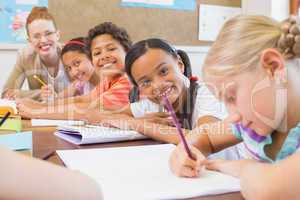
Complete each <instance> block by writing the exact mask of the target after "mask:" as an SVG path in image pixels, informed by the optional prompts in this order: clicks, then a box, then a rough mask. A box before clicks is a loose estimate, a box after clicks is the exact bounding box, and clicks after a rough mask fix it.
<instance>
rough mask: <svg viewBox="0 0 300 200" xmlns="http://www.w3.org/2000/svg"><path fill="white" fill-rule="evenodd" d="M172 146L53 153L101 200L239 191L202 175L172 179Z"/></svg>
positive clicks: (224, 179) (233, 183) (227, 179)
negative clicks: (93, 184) (92, 183)
mask: <svg viewBox="0 0 300 200" xmlns="http://www.w3.org/2000/svg"><path fill="white" fill-rule="evenodd" d="M174 148H175V146H174V145H170V144H167V145H146V146H137V147H120V148H105V149H85V150H66V151H57V153H58V155H59V156H60V158H61V159H62V160H63V162H64V163H65V164H66V166H67V167H69V168H71V169H73V170H79V171H81V172H83V173H85V174H87V175H89V176H90V177H92V178H94V179H95V180H96V181H97V182H98V183H99V184H100V185H101V189H102V191H103V194H104V198H105V199H175V198H176V199H181V198H192V197H197V196H205V195H212V194H222V193H228V192H234V191H239V190H240V185H239V180H238V179H236V178H234V177H231V176H228V175H224V174H221V173H219V172H213V171H208V170H207V171H204V172H203V173H202V175H201V177H199V178H180V177H176V176H175V175H173V174H172V173H171V171H170V169H169V166H168V160H169V156H170V153H171V151H172V150H173V149H174Z"/></svg>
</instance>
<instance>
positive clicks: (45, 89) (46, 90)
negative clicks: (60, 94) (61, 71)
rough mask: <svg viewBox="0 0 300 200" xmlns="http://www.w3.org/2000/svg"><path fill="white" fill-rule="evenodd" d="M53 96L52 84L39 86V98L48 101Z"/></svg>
mask: <svg viewBox="0 0 300 200" xmlns="http://www.w3.org/2000/svg"><path fill="white" fill-rule="evenodd" d="M54 97H55V91H54V87H53V86H52V85H46V86H42V88H41V99H42V100H43V101H48V100H49V99H53V98H54Z"/></svg>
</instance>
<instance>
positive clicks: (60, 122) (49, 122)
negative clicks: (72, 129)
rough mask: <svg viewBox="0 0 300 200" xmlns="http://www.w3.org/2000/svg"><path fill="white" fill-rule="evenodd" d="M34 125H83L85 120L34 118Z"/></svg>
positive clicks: (32, 123) (32, 121) (32, 122)
mask: <svg viewBox="0 0 300 200" xmlns="http://www.w3.org/2000/svg"><path fill="white" fill-rule="evenodd" d="M31 125H32V126H63V125H74V126H82V125H84V121H76V120H53V119H32V120H31Z"/></svg>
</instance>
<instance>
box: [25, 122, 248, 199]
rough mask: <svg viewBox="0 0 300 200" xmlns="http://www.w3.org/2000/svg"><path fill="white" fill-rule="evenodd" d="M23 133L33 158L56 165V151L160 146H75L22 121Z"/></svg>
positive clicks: (230, 196) (135, 143) (231, 196)
mask: <svg viewBox="0 0 300 200" xmlns="http://www.w3.org/2000/svg"><path fill="white" fill-rule="evenodd" d="M23 124H24V126H23V127H25V128H24V131H25V130H31V131H32V133H33V156H34V157H36V158H39V159H44V160H47V161H49V162H52V163H55V164H57V165H62V166H63V165H64V164H63V162H62V161H61V160H60V159H59V157H58V156H57V154H56V153H55V151H56V150H64V149H86V148H108V147H124V146H138V145H152V144H160V143H159V142H157V141H154V140H150V139H148V140H139V141H130V142H116V143H105V144H96V145H83V146H77V145H73V144H71V143H68V142H66V141H64V140H61V139H59V138H58V137H55V136H54V135H53V132H54V130H55V128H53V127H52V128H50V127H46V128H32V127H30V122H29V121H24V123H23ZM196 199H197V200H241V199H243V197H242V196H241V194H240V193H239V192H237V193H230V194H224V195H215V196H208V197H198V198H193V200H196Z"/></svg>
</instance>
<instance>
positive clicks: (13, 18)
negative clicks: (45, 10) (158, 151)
mask: <svg viewBox="0 0 300 200" xmlns="http://www.w3.org/2000/svg"><path fill="white" fill-rule="evenodd" d="M34 6H45V7H47V6H48V0H1V1H0V30H1V31H0V45H3V44H22V43H25V42H26V40H27V34H26V29H25V24H26V19H27V16H28V15H29V13H30V11H31V9H32V7H34Z"/></svg>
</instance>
